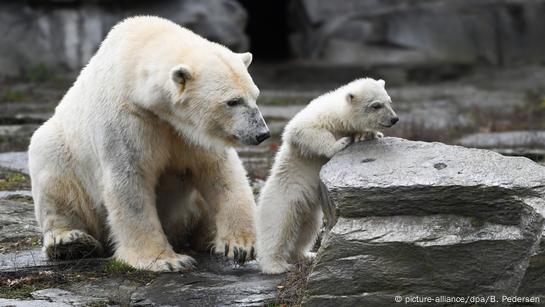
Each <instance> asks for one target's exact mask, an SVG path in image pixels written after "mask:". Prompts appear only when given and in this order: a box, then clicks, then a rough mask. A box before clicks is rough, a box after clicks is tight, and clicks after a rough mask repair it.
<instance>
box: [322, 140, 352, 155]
mask: <svg viewBox="0 0 545 307" xmlns="http://www.w3.org/2000/svg"><path fill="white" fill-rule="evenodd" d="M353 142H354V139H353V138H352V137H350V136H346V137H342V138H340V139H338V140H337V141H336V142H335V145H334V146H333V148H332V150H331V152H330V153H329V155H327V157H328V158H331V157H333V156H334V155H335V154H336V153H338V152H339V151H341V150H343V149H345V148H346V147H347V146H348V145H350V144H352V143H353Z"/></svg>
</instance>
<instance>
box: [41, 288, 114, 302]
mask: <svg viewBox="0 0 545 307" xmlns="http://www.w3.org/2000/svg"><path fill="white" fill-rule="evenodd" d="M31 295H32V297H33V298H34V299H36V300H45V301H50V302H53V303H61V304H68V305H70V306H89V305H93V304H94V305H95V306H96V305H99V304H102V305H106V303H108V299H104V298H97V297H90V296H82V295H77V294H74V293H73V292H70V291H66V290H63V289H58V288H49V289H42V290H38V291H34V292H32V293H31Z"/></svg>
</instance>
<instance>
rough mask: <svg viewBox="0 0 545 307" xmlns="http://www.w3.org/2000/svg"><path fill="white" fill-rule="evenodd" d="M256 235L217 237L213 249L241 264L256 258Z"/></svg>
mask: <svg viewBox="0 0 545 307" xmlns="http://www.w3.org/2000/svg"><path fill="white" fill-rule="evenodd" d="M254 244H255V236H252V235H248V236H240V237H234V236H230V237H223V238H216V240H215V244H214V248H213V250H214V251H215V252H216V253H217V254H223V255H224V256H225V257H227V258H229V259H233V260H234V261H235V262H237V263H239V264H244V263H245V262H246V261H250V260H253V259H255V248H254Z"/></svg>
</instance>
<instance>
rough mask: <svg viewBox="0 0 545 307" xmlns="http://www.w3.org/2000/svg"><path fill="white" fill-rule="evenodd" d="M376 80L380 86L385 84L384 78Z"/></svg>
mask: <svg viewBox="0 0 545 307" xmlns="http://www.w3.org/2000/svg"><path fill="white" fill-rule="evenodd" d="M377 82H378V84H379V85H380V86H382V87H384V85H385V83H386V82H384V80H382V79H380V80H378V81H377Z"/></svg>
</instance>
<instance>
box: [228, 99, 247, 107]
mask: <svg viewBox="0 0 545 307" xmlns="http://www.w3.org/2000/svg"><path fill="white" fill-rule="evenodd" d="M243 103H244V100H242V98H235V99H231V100H229V101H227V102H226V104H227V105H228V106H230V107H236V106H239V105H241V104H243Z"/></svg>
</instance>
